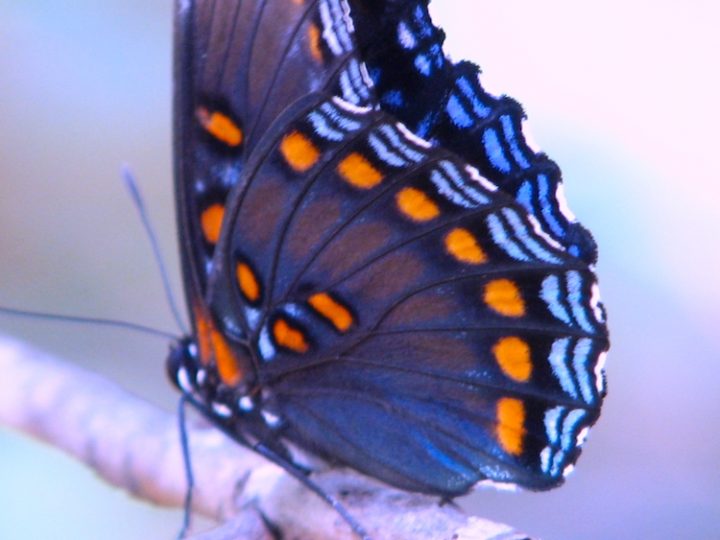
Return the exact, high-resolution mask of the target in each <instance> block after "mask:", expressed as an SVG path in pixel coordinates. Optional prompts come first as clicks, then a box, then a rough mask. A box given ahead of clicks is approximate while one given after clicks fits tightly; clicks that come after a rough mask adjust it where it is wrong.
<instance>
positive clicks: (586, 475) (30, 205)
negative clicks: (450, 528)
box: [0, 0, 720, 540]
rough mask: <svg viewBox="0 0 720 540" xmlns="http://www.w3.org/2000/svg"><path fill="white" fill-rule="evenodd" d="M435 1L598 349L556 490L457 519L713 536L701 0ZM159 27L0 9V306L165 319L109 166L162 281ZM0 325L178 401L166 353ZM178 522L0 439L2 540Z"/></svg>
mask: <svg viewBox="0 0 720 540" xmlns="http://www.w3.org/2000/svg"><path fill="white" fill-rule="evenodd" d="M435 3H436V4H437V5H436V6H435V12H437V14H438V18H441V20H442V23H443V25H444V27H445V29H446V30H447V32H448V35H449V36H450V38H449V45H450V47H451V50H452V52H453V54H454V56H455V57H456V58H460V57H467V58H471V59H473V60H475V61H477V62H478V63H480V64H481V66H482V67H483V70H484V72H485V74H486V79H485V80H486V82H487V83H488V84H489V85H490V88H492V89H495V90H496V91H499V92H506V93H508V94H510V95H512V96H514V97H515V98H517V99H518V100H520V101H521V102H522V103H523V104H524V105H525V108H526V110H527V111H528V113H529V116H530V126H531V128H532V132H533V133H534V138H535V139H536V140H537V141H538V142H539V143H540V144H541V146H542V147H543V148H544V149H545V150H546V151H547V152H548V153H549V154H550V155H551V156H552V157H553V158H554V159H556V160H557V161H558V162H559V163H560V165H561V166H562V168H563V171H564V176H565V178H566V182H567V193H568V197H569V199H570V204H571V207H572V208H573V210H574V211H575V213H576V214H578V216H579V217H580V218H581V219H582V220H583V221H584V222H585V223H586V224H587V225H588V226H589V227H590V228H591V229H592V230H593V232H594V233H595V236H596V238H597V240H598V243H599V245H600V257H601V258H600V265H599V274H600V279H601V286H602V291H603V296H604V299H605V301H606V304H607V306H608V309H609V314H610V325H611V330H612V342H613V348H612V350H611V354H610V357H609V361H608V375H609V390H610V394H609V396H608V398H607V402H606V406H605V411H604V414H603V417H602V418H601V420H600V422H599V423H598V425H597V426H596V428H595V429H594V430H593V431H592V433H591V437H590V440H589V442H588V445H587V449H586V452H585V454H584V456H583V458H582V459H581V461H580V463H579V467H578V470H577V471H576V473H575V474H574V475H573V476H572V477H571V478H570V480H569V481H568V483H567V484H566V486H564V487H563V488H561V489H559V490H557V491H554V492H551V493H546V494H540V495H538V494H523V495H520V496H516V495H509V494H505V493H500V494H497V493H490V492H482V493H479V494H475V495H472V496H471V498H470V499H469V500H468V505H472V508H473V509H474V511H476V512H478V513H480V514H482V515H485V516H487V517H491V518H495V519H498V520H501V521H506V522H508V523H511V524H513V525H515V526H517V527H519V528H521V529H524V530H525V531H527V532H528V533H531V534H533V535H537V536H542V537H544V538H547V539H562V538H567V539H578V538H582V539H584V538H587V539H592V538H597V539H606V538H649V537H652V538H681V537H682V538H693V539H704V538H708V539H709V538H720V526H719V525H718V517H720V465H719V462H720V436H719V435H718V429H720V398H719V396H720V346H719V345H718V340H717V328H718V322H719V321H720V309H719V308H718V305H719V303H720V286H719V285H718V283H719V281H718V274H719V273H720V272H719V270H720V264H718V263H719V260H718V259H719V256H718V244H719V242H718V236H719V235H720V227H719V226H718V218H717V210H716V205H717V202H716V201H717V198H718V196H719V195H720V187H719V186H718V181H719V180H720V178H718V177H719V176H720V175H719V174H718V166H717V165H715V162H714V161H715V159H717V156H718V151H717V150H716V148H715V146H716V145H717V141H718V132H717V126H718V120H720V113H719V111H718V106H717V96H718V95H720V82H719V80H718V75H717V71H718V61H717V56H716V54H717V51H718V50H720V38H719V37H718V32H717V22H718V20H720V8H718V7H717V6H718V4H717V2H714V1H702V0H694V1H693V0H688V1H685V2H676V1H669V0H666V1H661V0H656V1H650V0H635V1H628V0H622V1H621V0H606V1H605V2H602V3H599V5H597V6H596V5H593V6H592V7H590V3H588V2H577V1H574V0H547V1H543V2H536V1H530V0H524V1H515V0H502V1H499V0H498V1H484V0H483V1H478V0H445V1H442V0H435ZM170 37H171V4H170V2H169V1H163V2H159V1H147V0H133V1H131V0H122V1H120V0H112V1H110V0H105V1H103V2H97V1H90V0H76V1H74V2H59V1H56V2H51V1H41V0H24V1H20V0H16V1H13V0H0V253H1V254H2V255H0V276H2V279H0V303H2V304H9V305H13V306H22V307H25V308H32V309H42V310H47V311H52V312H67V313H78V314H84V315H95V316H105V317H114V318H123V319H129V320H132V321H135V322H139V323H146V324H151V325H154V326H158V327H163V328H167V329H170V330H173V329H174V325H173V322H172V320H171V318H170V317H169V315H168V310H167V308H166V304H165V301H164V298H163V295H162V290H161V285H160V282H159V280H158V278H157V274H156V270H155V265H154V263H153V261H152V258H151V256H150V254H149V251H148V248H147V242H146V239H145V236H144V234H143V232H142V230H141V227H140V224H139V221H138V219H137V217H136V215H135V213H134V210H133V208H132V207H131V205H130V202H129V200H128V198H127V196H126V195H125V192H124V191H123V187H122V185H121V183H120V181H119V173H118V171H119V167H120V164H121V163H122V162H129V163H131V164H132V166H133V168H134V169H135V171H136V172H137V174H138V176H139V179H140V181H141V183H142V185H143V187H144V190H145V196H146V198H147V205H148V207H149V210H150V212H151V214H152V217H153V219H154V221H155V222H156V224H157V228H158V230H159V234H160V240H161V243H162V245H163V249H164V251H165V255H166V257H167V258H168V263H169V266H170V268H171V269H172V279H173V283H174V286H175V289H176V290H178V291H179V290H180V286H179V280H178V273H177V258H176V254H175V250H176V248H175V237H174V216H173V208H172V193H171V189H172V188H171V161H170V140H171V139H170V92H171V67H170ZM0 331H3V332H8V333H12V334H14V335H17V336H20V337H23V338H25V339H28V340H31V341H32V342H33V343H36V344H37V345H39V346H41V347H44V348H46V349H48V350H50V351H52V352H54V353H57V354H59V355H62V356H65V357H68V358H70V359H72V360H73V361H76V362H77V363H79V364H81V365H84V366H90V367H92V369H95V370H97V371H101V372H102V373H104V374H106V375H107V376H108V377H111V378H113V379H114V380H117V381H119V382H120V383H122V384H123V385H124V386H126V387H128V388H130V389H131V390H133V391H134V392H136V393H138V394H140V395H142V396H144V397H146V398H148V399H151V400H153V401H156V402H158V403H161V404H163V405H164V406H167V407H172V405H173V399H174V395H173V393H172V392H171V391H170V389H169V387H168V385H167V383H166V382H165V379H164V371H163V360H164V356H165V352H166V349H167V344H166V343H164V342H162V340H153V339H149V338H145V337H143V336H136V335H127V334H125V333H122V332H117V331H108V330H103V329H95V328H79V329H78V328H74V327H70V326H61V325H56V324H47V323H40V322H28V321H17V320H15V321H11V320H8V319H7V318H2V319H0ZM0 376H2V375H1V374H0ZM179 523H180V515H179V513H176V512H168V511H163V510H159V509H157V508H153V507H150V506H148V505H145V504H142V503H138V502H135V501H133V500H132V499H130V497H128V496H126V495H125V494H124V493H121V492H118V491H116V490H114V489H112V488H108V487H106V486H105V485H104V484H103V483H102V482H100V481H98V480H96V479H95V477H94V475H93V474H92V473H89V472H88V471H86V470H85V469H84V468H83V467H82V466H79V465H77V464H76V463H74V462H73V461H72V460H70V459H68V458H66V457H65V456H63V455H62V454H60V453H59V452H57V451H54V450H52V449H49V448H46V447H44V446H43V445H40V444H37V443H35V442H34V441H31V440H29V439H27V438H25V437H22V436H19V435H17V434H14V433H10V432H8V431H3V430H0V538H3V539H4V538H22V539H35V538H38V539H40V538H50V537H52V538H55V539H86V538H87V539H95V538H104V539H115V538H117V539H120V538H122V539H124V540H129V539H134V538H138V539H143V538H171V537H173V535H174V533H175V532H176V530H177V527H178V525H179Z"/></svg>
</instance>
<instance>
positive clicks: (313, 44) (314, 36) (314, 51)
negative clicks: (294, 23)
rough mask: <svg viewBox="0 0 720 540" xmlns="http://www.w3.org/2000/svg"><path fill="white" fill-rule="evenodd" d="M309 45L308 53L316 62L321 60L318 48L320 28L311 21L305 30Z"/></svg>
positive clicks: (320, 52) (321, 56)
mask: <svg viewBox="0 0 720 540" xmlns="http://www.w3.org/2000/svg"><path fill="white" fill-rule="evenodd" d="M307 35H308V41H309V46H310V54H311V55H312V57H313V59H314V60H315V61H316V62H322V60H323V55H322V49H321V48H320V29H319V28H318V27H317V25H316V24H315V23H311V24H310V26H309V27H308V31H307Z"/></svg>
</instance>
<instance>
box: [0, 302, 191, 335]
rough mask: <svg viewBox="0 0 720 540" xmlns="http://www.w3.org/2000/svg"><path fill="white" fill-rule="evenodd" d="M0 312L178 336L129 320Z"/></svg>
mask: <svg viewBox="0 0 720 540" xmlns="http://www.w3.org/2000/svg"><path fill="white" fill-rule="evenodd" d="M0 313H1V314H4V315H10V316H12V317H25V318H28V319H41V320H45V321H60V322H69V323H77V324H95V325H98V326H109V327H112V328H124V329H126V330H132V331H134V332H142V333H143V334H149V335H151V336H156V337H161V338H163V339H166V340H172V341H174V340H176V339H177V336H176V335H175V334H172V333H170V332H165V331H164V330H158V329H157V328H152V327H150V326H144V325H142V324H136V323H132V322H128V321H118V320H115V319H99V318H95V317H77V316H74V315H60V314H57V313H45V312H42V311H28V310H26V309H14V308H9V307H3V306H0Z"/></svg>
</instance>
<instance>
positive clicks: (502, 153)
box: [350, 0, 597, 263]
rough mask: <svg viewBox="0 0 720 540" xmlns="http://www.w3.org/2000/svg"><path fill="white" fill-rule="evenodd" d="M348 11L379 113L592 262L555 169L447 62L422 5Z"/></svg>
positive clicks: (409, 1) (517, 117)
mask: <svg viewBox="0 0 720 540" xmlns="http://www.w3.org/2000/svg"><path fill="white" fill-rule="evenodd" d="M350 3H351V5H352V7H353V20H354V21H355V23H356V24H355V27H356V35H357V40H358V42H359V48H360V50H361V54H362V57H363V59H364V60H365V61H366V62H367V65H368V70H369V72H370V75H371V77H372V79H373V82H374V84H375V88H376V91H377V94H378V98H379V99H380V102H381V103H382V105H383V108H384V109H385V110H386V111H388V112H390V113H391V114H393V115H394V116H395V117H397V118H398V119H399V120H400V121H402V122H404V123H405V124H406V125H407V126H408V127H409V128H410V129H411V130H412V131H413V132H414V133H417V134H419V135H421V136H422V137H425V138H427V139H430V140H435V141H437V142H438V143H439V144H440V145H442V146H444V147H446V148H448V149H450V150H452V151H453V152H455V153H457V154H458V155H460V156H462V157H463V158H464V159H465V160H467V161H468V162H469V163H472V164H473V165H474V166H476V167H477V168H478V169H479V170H480V172H481V173H482V174H483V175H484V176H485V177H487V178H489V179H490V180H492V181H493V182H494V183H496V184H497V185H498V187H500V189H502V190H504V191H506V192H507V193H509V194H510V195H512V196H513V197H514V198H515V200H517V201H518V202H519V203H520V204H521V205H522V206H524V207H525V209H526V211H527V212H528V213H529V214H531V215H532V216H534V217H535V219H537V221H538V222H539V223H540V224H541V225H542V226H543V228H544V229H545V231H546V232H547V233H548V234H550V235H551V236H552V237H553V238H555V239H556V240H557V241H558V242H560V243H561V244H563V245H564V246H565V247H567V248H568V250H569V251H570V252H571V253H572V254H573V255H576V256H578V257H580V258H581V259H583V260H585V261H587V262H588V263H593V262H595V259H596V258H597V248H596V244H595V241H594V240H593V238H592V235H591V234H590V233H589V232H588V231H587V229H585V228H584V227H583V226H582V225H581V224H579V223H578V222H577V220H576V218H575V217H574V216H573V215H572V213H571V212H570V211H569V210H568V209H567V208H568V207H567V204H566V203H565V196H564V194H563V183H562V176H561V173H560V169H559V168H558V166H557V165H556V164H555V163H554V162H553V161H552V160H551V159H550V158H548V157H547V155H545V154H544V153H542V152H540V151H538V150H535V149H533V148H532V146H531V145H530V144H529V143H528V141H527V139H526V137H525V136H524V134H523V120H524V119H525V114H524V112H523V109H522V107H521V106H520V104H519V103H518V102H517V101H515V100H513V99H512V98H509V97H508V96H494V95H492V94H491V93H489V92H487V91H486V90H485V89H484V88H483V87H482V85H481V83H480V79H479V69H478V67H477V66H476V65H474V64H472V63H470V62H466V61H463V62H459V63H457V64H454V63H453V62H452V61H450V60H449V59H448V58H446V56H445V54H444V52H443V41H444V39H445V34H444V33H443V32H442V31H441V30H440V29H438V28H436V27H435V26H434V25H433V23H432V20H431V19H430V15H429V13H428V8H427V5H428V0H393V1H390V2H377V1H375V0H351V1H350Z"/></svg>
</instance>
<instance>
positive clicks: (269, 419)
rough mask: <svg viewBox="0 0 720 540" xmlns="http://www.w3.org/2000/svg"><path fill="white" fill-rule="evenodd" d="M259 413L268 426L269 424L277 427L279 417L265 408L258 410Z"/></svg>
mask: <svg viewBox="0 0 720 540" xmlns="http://www.w3.org/2000/svg"><path fill="white" fill-rule="evenodd" d="M260 413H261V414H262V417H263V419H264V420H265V423H266V424H267V425H268V426H270V427H271V428H274V427H277V426H278V425H280V417H279V416H277V415H276V414H273V413H271V412H269V411H266V410H265V409H263V410H262V411H260Z"/></svg>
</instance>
